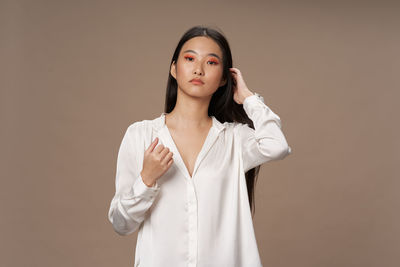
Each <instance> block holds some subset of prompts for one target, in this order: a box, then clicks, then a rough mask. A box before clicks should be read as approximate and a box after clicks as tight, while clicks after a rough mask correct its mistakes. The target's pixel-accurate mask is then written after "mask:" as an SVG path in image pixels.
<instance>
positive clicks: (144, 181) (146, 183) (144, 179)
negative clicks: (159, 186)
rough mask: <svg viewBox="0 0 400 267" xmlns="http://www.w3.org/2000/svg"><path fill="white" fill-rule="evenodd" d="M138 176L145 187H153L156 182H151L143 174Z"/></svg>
mask: <svg viewBox="0 0 400 267" xmlns="http://www.w3.org/2000/svg"><path fill="white" fill-rule="evenodd" d="M140 176H141V177H142V181H143V183H144V184H145V185H146V186H147V187H153V186H154V185H155V184H156V181H151V180H149V179H148V178H147V176H146V175H143V172H141V173H140Z"/></svg>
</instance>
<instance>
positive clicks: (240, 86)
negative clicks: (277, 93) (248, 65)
mask: <svg viewBox="0 0 400 267" xmlns="http://www.w3.org/2000/svg"><path fill="white" fill-rule="evenodd" d="M229 70H230V72H231V74H232V77H233V82H234V83H233V90H234V93H233V100H235V102H236V103H238V104H240V105H242V104H243V101H244V99H245V98H246V97H248V96H251V95H254V93H252V92H251V91H250V90H249V89H248V88H247V85H246V83H245V82H244V80H243V77H242V73H241V72H240V70H239V69H238V68H230V69H229Z"/></svg>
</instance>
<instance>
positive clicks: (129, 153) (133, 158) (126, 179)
mask: <svg viewBox="0 0 400 267" xmlns="http://www.w3.org/2000/svg"><path fill="white" fill-rule="evenodd" d="M138 126H139V124H138V123H134V124H132V125H130V126H129V127H128V129H127V130H126V132H125V135H124V137H123V139H122V142H121V145H120V148H119V151H118V158H117V171H116V178H115V190H116V191H115V195H114V197H113V199H112V201H111V204H110V209H109V212H108V219H109V221H110V222H111V223H112V225H113V228H114V230H115V232H117V233H118V234H120V235H128V234H131V233H133V232H135V231H136V230H137V229H138V228H139V226H140V224H141V223H142V222H143V220H144V218H145V216H146V212H147V211H148V209H149V208H150V207H151V205H152V204H153V202H154V199H155V197H156V196H157V194H158V192H159V190H160V186H159V185H158V184H157V183H155V185H154V186H153V187H149V186H147V185H146V184H145V183H144V182H143V178H142V176H141V175H140V171H141V168H140V167H141V166H139V161H138V158H137V157H138V155H139V154H138V153H137V151H136V147H139V146H135V140H140V139H138V138H137V134H135V133H137V131H138V130H139V129H138ZM135 137H136V138H135Z"/></svg>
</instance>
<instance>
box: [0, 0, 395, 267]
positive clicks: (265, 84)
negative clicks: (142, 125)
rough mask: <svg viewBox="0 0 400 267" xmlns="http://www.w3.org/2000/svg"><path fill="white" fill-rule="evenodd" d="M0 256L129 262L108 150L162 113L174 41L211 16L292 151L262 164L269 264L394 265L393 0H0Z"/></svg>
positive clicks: (259, 222)
mask: <svg viewBox="0 0 400 267" xmlns="http://www.w3.org/2000/svg"><path fill="white" fill-rule="evenodd" d="M0 12H1V16H0V20H1V21H0V25H1V26H0V27H1V32H0V34H1V42H0V43H1V44H0V48H1V60H0V61H1V74H0V75H1V79H0V80H1V81H0V82H1V95H0V101H1V102H0V114H1V115H0V116H1V117H0V119H1V122H0V123H1V133H0V134H1V136H0V137H1V138H0V140H1V180H0V181H1V184H0V205H1V220H0V235H1V243H0V244H1V247H0V265H1V266H58V267H63V266H97V267H100V266H133V262H134V253H135V244H136V237H137V233H135V234H132V235H130V236H127V237H122V236H119V235H118V234H117V233H115V232H114V231H113V229H112V225H111V223H110V222H109V221H108V219H107V213H108V209H109V205H110V201H111V199H112V197H113V195H114V192H115V191H114V190H115V171H116V160H117V153H118V148H119V145H120V143H121V140H122V136H123V134H124V132H125V130H126V128H127V127H128V126H129V125H130V124H131V123H133V122H135V121H138V120H143V119H153V118H155V117H158V116H159V115H160V114H161V112H163V110H164V97H165V88H166V81H167V77H168V71H169V62H170V59H171V57H172V53H173V51H174V49H175V47H176V45H177V42H178V40H179V38H180V37H181V36H182V34H183V33H184V32H185V31H186V30H187V29H189V28H190V27H192V26H194V25H198V24H204V25H208V26H217V27H219V28H220V29H222V30H223V33H224V34H225V35H226V37H227V38H228V41H229V42H230V45H231V49H232V53H233V64H234V67H237V68H239V69H240V70H241V71H242V74H243V77H244V79H245V81H246V84H247V85H248V87H249V89H250V90H251V91H253V92H258V93H259V94H261V95H262V96H263V97H264V99H265V102H266V104H267V105H268V106H269V107H270V108H271V109H272V110H273V111H274V112H275V113H277V114H278V115H279V116H280V117H281V120H282V130H283V132H284V134H285V136H286V138H287V141H288V143H289V145H290V146H291V148H292V154H291V155H290V156H288V157H287V158H286V159H284V160H283V161H276V162H269V163H267V164H264V165H262V167H261V172H260V174H259V178H258V181H257V186H256V214H255V217H254V225H255V231H256V237H257V242H258V246H259V251H260V254H261V258H262V262H263V265H264V266H266V267H267V266H273V267H292V266H296V267H336V266H341V267H350V266H363V267H378V266H379V267H380V266H385V267H395V266H400V256H399V253H398V252H399V251H400V215H399V203H400V202H399V201H400V196H399V193H398V188H399V186H400V183H399V171H398V165H399V163H400V161H399V153H398V151H399V148H400V142H399V139H398V137H399V123H398V121H399V119H398V115H399V108H398V104H397V102H398V101H399V89H400V86H399V85H400V83H399V69H400V53H399V47H400V34H399V29H400V27H399V26H400V16H399V14H400V4H396V3H395V1H392V2H390V1H375V2H372V1H319V2H317V1H315V2H312V1H294V0H293V1H200V2H199V1H196V2H189V1H181V2H177V1H172V2H171V1H159V2H158V3H157V2H146V3H144V2H140V3H139V2H137V1H2V2H1V6H0Z"/></svg>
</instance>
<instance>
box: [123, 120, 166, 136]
mask: <svg viewBox="0 0 400 267" xmlns="http://www.w3.org/2000/svg"><path fill="white" fill-rule="evenodd" d="M161 126H162V117H161V116H159V117H156V118H153V119H142V120H136V121H133V122H131V123H130V124H128V127H127V131H129V132H132V133H133V132H135V133H143V132H148V131H152V130H154V129H159V128H160V127H161Z"/></svg>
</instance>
